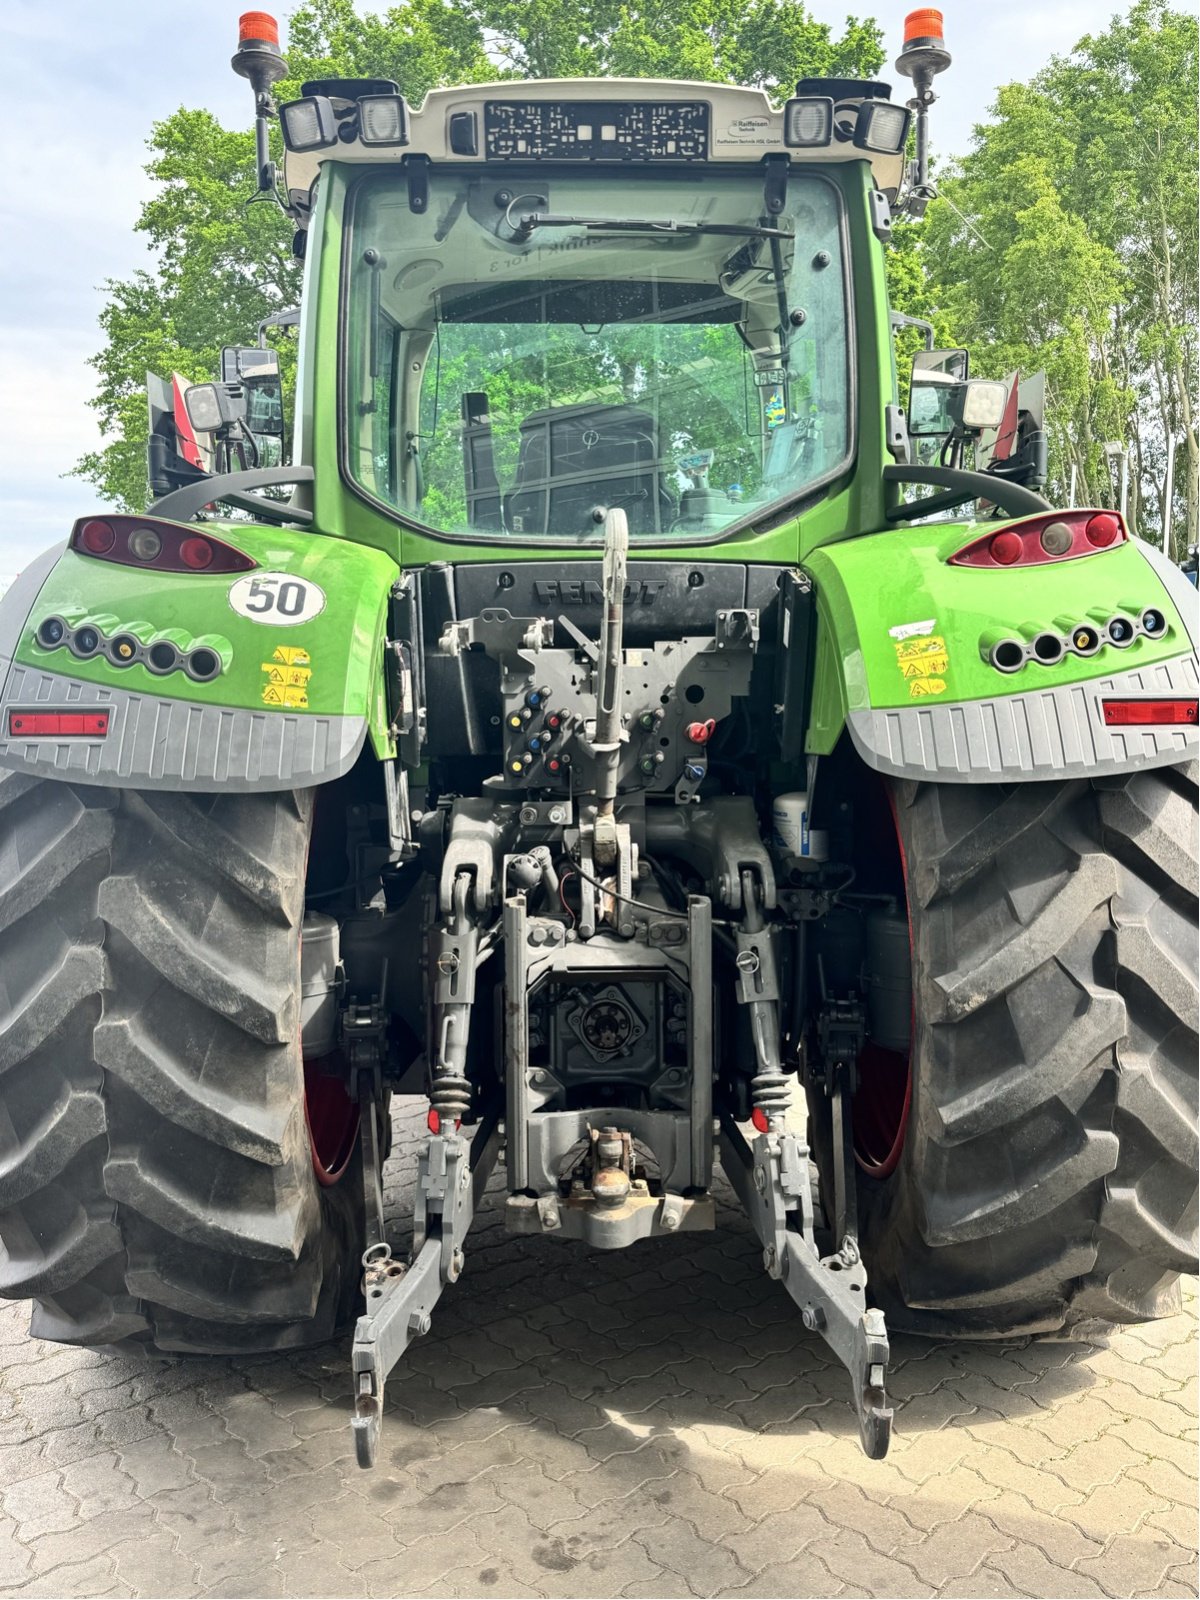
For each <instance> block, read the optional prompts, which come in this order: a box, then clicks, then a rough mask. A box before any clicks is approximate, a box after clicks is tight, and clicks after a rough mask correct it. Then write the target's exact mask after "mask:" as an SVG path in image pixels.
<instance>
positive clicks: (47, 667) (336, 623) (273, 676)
mask: <svg viewBox="0 0 1200 1600" xmlns="http://www.w3.org/2000/svg"><path fill="white" fill-rule="evenodd" d="M203 527H204V530H205V531H206V532H211V533H212V534H213V535H214V536H215V537H218V538H221V539H223V540H225V541H227V542H228V543H229V544H231V545H233V546H234V547H235V548H237V549H239V550H241V551H243V552H244V553H245V554H246V555H248V556H249V557H250V558H251V559H252V560H253V561H255V562H257V563H258V566H259V568H260V569H261V570H262V571H263V572H286V573H289V574H291V575H292V576H294V577H297V578H302V579H304V580H306V581H307V582H309V583H314V584H316V585H318V586H319V587H320V589H321V590H322V591H323V593H324V596H325V604H324V608H323V609H322V610H321V612H320V613H319V614H318V615H316V616H314V617H313V618H312V619H311V620H310V621H307V622H300V623H295V624H283V625H280V624H278V623H275V624H268V623H263V622H257V621H251V620H250V619H249V618H247V617H244V616H240V615H238V614H237V612H235V611H234V610H233V608H232V606H231V605H230V603H229V592H230V590H231V588H232V587H233V585H234V584H235V583H236V582H237V581H238V580H239V579H241V578H243V577H244V576H247V575H246V574H243V573H240V572H239V573H224V574H220V575H216V574H213V575H210V574H207V573H202V572H198V573H191V572H187V573H179V572H161V573H160V572H155V571H153V570H152V569H149V568H147V569H142V568H136V567H129V566H124V565H120V564H118V563H116V562H112V561H102V560H96V559H95V558H93V557H91V556H87V555H79V554H76V553H75V552H74V551H72V550H68V551H66V552H65V553H64V554H63V555H62V556H61V557H60V559H59V561H58V562H57V564H56V565H55V567H54V570H53V571H52V572H51V573H50V576H49V577H48V578H47V579H46V582H45V583H44V584H43V586H42V589H41V592H40V594H39V595H38V598H37V601H36V603H35V604H34V607H33V611H32V613H31V615H30V618H29V620H28V622H27V624H26V627H25V629H24V630H23V632H22V635H21V640H20V643H19V645H18V648H17V651H16V656H15V659H16V660H17V661H18V662H20V663H22V664H23V665H26V666H31V667H36V668H37V669H38V670H39V671H42V672H54V673H62V674H64V676H67V677H70V678H75V679H82V680H83V681H84V682H87V683H99V684H105V685H111V686H113V687H117V688H122V689H131V690H135V691H136V692H137V693H139V694H159V695H166V696H170V698H171V699H173V700H188V701H195V702H198V703H203V704H206V705H221V706H233V707H238V708H244V709H246V710H253V711H262V710H263V709H264V707H266V708H270V707H272V706H274V705H279V707H280V709H287V710H290V711H299V712H304V711H309V712H313V713H318V714H324V715H334V716H360V717H366V718H367V722H368V727H369V730H370V735H371V741H372V744H373V745H374V747H375V750H376V753H377V754H379V755H381V756H382V755H387V754H392V753H393V749H392V743H391V739H390V735H389V734H388V716H387V708H386V705H385V698H384V672H383V644H384V638H385V633H386V621H387V605H388V596H389V593H390V590H391V587H392V585H393V584H394V583H395V581H396V576H397V571H396V565H395V562H393V561H391V560H389V559H388V557H387V556H385V555H384V554H383V553H382V552H381V551H378V550H371V549H367V548H365V547H363V546H360V545H351V544H346V543H344V542H339V543H334V542H333V541H331V540H328V539H322V538H320V537H314V535H312V534H311V533H297V532H294V531H292V530H290V529H272V528H267V527H265V526H264V525H262V524H258V523H248V522H237V523H213V522H208V523H205V524H203ZM250 576H253V574H250ZM51 615H59V616H63V617H65V618H66V619H67V620H68V621H69V622H70V623H71V624H72V626H76V627H78V626H80V625H81V624H83V623H84V622H90V623H94V624H95V625H96V626H98V627H100V628H101V629H102V631H103V632H104V633H105V634H106V635H108V636H109V637H111V636H112V635H113V634H115V633H117V632H118V631H122V632H128V633H132V634H133V635H134V636H135V637H136V638H138V639H140V640H141V641H142V643H143V644H146V645H149V644H152V643H153V642H154V641H155V640H156V639H164V638H165V639H169V640H171V641H172V643H174V644H176V645H178V646H179V647H180V649H181V650H183V651H187V650H189V649H191V648H192V647H193V646H195V645H200V644H204V645H208V646H210V647H211V648H212V649H214V650H216V652H217V654H218V655H220V657H221V659H222V672H221V674H220V676H219V677H218V678H216V679H214V680H213V681H211V682H208V683H196V682H194V681H193V680H192V679H191V678H189V677H188V676H187V675H186V674H185V673H183V672H171V673H169V674H167V675H166V676H162V677H160V676H157V675H155V674H154V673H151V672H150V671H149V670H148V669H147V668H146V667H145V666H143V665H141V664H140V663H135V664H134V665H132V666H129V667H115V666H113V665H112V664H111V663H110V662H108V661H107V660H106V659H104V658H102V657H92V658H91V659H90V660H83V661H81V660H79V659H77V658H76V657H75V656H73V655H72V654H71V653H70V652H69V651H68V650H66V649H62V648H59V649H56V650H46V649H43V647H42V646H41V645H39V644H38V643H37V641H36V640H35V638H34V634H35V631H36V629H37V626H38V623H39V622H40V621H41V620H42V618H43V617H47V616H51ZM277 652H278V655H279V656H282V657H284V658H292V659H294V653H295V652H302V654H303V656H304V657H307V658H308V659H307V664H306V665H305V666H303V667H302V668H300V669H299V671H298V672H297V671H296V669H295V668H293V676H294V681H291V682H289V681H288V666H289V660H288V659H283V660H281V659H278V658H277ZM305 674H307V675H306V676H305ZM280 679H282V680H283V681H282V682H281V681H279V680H280ZM285 690H286V691H290V693H285V692H284V691H285Z"/></svg>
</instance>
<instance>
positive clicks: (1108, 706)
mask: <svg viewBox="0 0 1200 1600" xmlns="http://www.w3.org/2000/svg"><path fill="white" fill-rule="evenodd" d="M1101 703H1102V706H1103V709H1104V721H1105V723H1106V724H1107V725H1108V726H1109V727H1110V728H1147V727H1171V726H1180V725H1182V726H1183V727H1193V728H1194V727H1195V726H1196V725H1197V723H1198V722H1200V702H1197V701H1195V700H1185V699H1174V698H1172V699H1169V700H1105V701H1102V702H1101Z"/></svg>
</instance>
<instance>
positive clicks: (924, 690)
mask: <svg viewBox="0 0 1200 1600" xmlns="http://www.w3.org/2000/svg"><path fill="white" fill-rule="evenodd" d="M945 692H946V680H945V679H944V678H914V679H913V680H912V682H911V683H910V684H909V686H908V698H909V699H910V700H923V699H925V697H926V696H927V695H931V694H945Z"/></svg>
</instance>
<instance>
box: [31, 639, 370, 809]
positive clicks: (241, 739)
mask: <svg viewBox="0 0 1200 1600" xmlns="http://www.w3.org/2000/svg"><path fill="white" fill-rule="evenodd" d="M22 620H23V619H22ZM4 665H5V663H4V662H2V661H0V668H3V666H4ZM91 707H103V708H104V709H106V710H108V711H109V713H110V719H109V729H108V735H107V737H105V738H103V739H83V738H76V739H63V740H59V739H10V738H9V737H8V725H9V719H8V713H9V711H10V710H13V711H78V710H81V709H84V708H91ZM366 736H367V722H366V718H365V717H322V716H315V715H312V714H311V713H303V714H301V713H289V712H283V711H266V710H264V711H246V710H242V709H237V708H234V707H231V706H206V705H197V704H195V703H194V702H193V701H185V700H170V699H167V698H166V697H165V696H163V695H149V694H133V693H131V692H129V691H127V690H125V689H112V688H107V687H104V686H102V685H100V684H95V683H83V682H80V681H79V680H78V679H74V678H67V677H62V676H60V675H59V674H58V673H50V672H39V671H37V670H36V669H35V668H32V667H25V666H21V665H20V664H19V663H17V664H15V665H12V666H11V667H10V668H9V670H8V674H7V681H6V682H5V684H4V689H3V693H2V695H0V767H9V768H13V769H15V770H16V771H18V772H28V773H31V774H33V775H34V776H35V777H39V778H65V779H69V780H72V781H74V782H76V783H95V784H109V785H113V786H116V787H121V788H140V787H141V786H142V785H144V784H153V786H154V787H155V788H156V789H173V790H185V789H201V790H207V789H225V790H237V791H239V792H246V791H249V790H255V789H304V788H308V787H310V786H311V785H313V784H318V783H328V782H330V781H331V780H332V779H334V778H338V777H341V775H342V773H344V772H347V771H349V769H350V768H351V767H352V766H353V765H354V762H355V761H356V760H357V758H358V753H359V751H360V750H361V749H362V747H363V742H364V740H365V739H366Z"/></svg>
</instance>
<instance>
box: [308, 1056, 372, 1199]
mask: <svg viewBox="0 0 1200 1600" xmlns="http://www.w3.org/2000/svg"><path fill="white" fill-rule="evenodd" d="M304 1120H305V1122H306V1123H307V1125H308V1142H309V1144H310V1146H311V1147H312V1164H313V1171H314V1172H315V1173H316V1175H317V1181H318V1182H319V1183H322V1184H324V1185H326V1186H329V1185H330V1184H334V1183H336V1182H337V1181H338V1179H339V1178H340V1177H341V1176H342V1174H343V1173H344V1172H345V1170H346V1168H347V1166H348V1165H349V1164H350V1157H351V1156H352V1155H353V1154H354V1146H355V1143H356V1142H357V1139H358V1121H359V1111H358V1105H357V1102H356V1101H354V1100H352V1099H351V1098H350V1096H349V1095H348V1094H347V1093H346V1086H345V1084H344V1083H343V1082H342V1081H341V1079H340V1078H333V1077H330V1076H329V1075H328V1074H327V1073H324V1072H321V1071H319V1070H318V1066H317V1064H316V1063H315V1062H311V1061H306V1062H305V1063H304Z"/></svg>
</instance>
